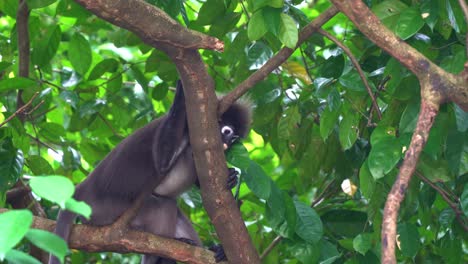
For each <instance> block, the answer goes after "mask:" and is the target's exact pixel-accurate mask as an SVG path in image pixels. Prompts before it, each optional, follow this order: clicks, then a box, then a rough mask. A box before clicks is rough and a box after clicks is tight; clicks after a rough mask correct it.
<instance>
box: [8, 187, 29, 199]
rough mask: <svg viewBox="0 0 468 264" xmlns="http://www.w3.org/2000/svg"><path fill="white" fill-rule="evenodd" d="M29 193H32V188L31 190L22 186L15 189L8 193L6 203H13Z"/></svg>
mask: <svg viewBox="0 0 468 264" xmlns="http://www.w3.org/2000/svg"><path fill="white" fill-rule="evenodd" d="M29 192H31V188H29V186H26V185H21V186H18V187H15V188H13V189H10V190H8V191H7V193H6V201H7V203H11V202H13V201H14V200H16V199H18V198H20V197H22V196H24V195H26V194H28V193H29Z"/></svg>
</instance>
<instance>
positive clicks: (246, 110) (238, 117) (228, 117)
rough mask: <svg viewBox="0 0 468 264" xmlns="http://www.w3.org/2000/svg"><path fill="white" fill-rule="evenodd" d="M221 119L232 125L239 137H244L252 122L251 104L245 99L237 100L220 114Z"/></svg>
mask: <svg viewBox="0 0 468 264" xmlns="http://www.w3.org/2000/svg"><path fill="white" fill-rule="evenodd" d="M221 120H223V121H224V122H227V123H229V124H231V125H233V126H234V128H235V130H236V133H237V135H239V136H240V137H241V138H244V137H246V136H247V134H248V133H249V130H250V124H251V122H252V104H251V103H250V101H248V100H246V99H240V100H237V101H236V102H234V103H233V104H232V105H231V106H230V107H229V108H228V110H226V112H224V113H223V114H222V116H221Z"/></svg>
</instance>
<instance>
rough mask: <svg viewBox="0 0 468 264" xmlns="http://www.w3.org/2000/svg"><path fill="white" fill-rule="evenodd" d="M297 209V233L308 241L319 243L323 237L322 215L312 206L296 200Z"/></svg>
mask: <svg viewBox="0 0 468 264" xmlns="http://www.w3.org/2000/svg"><path fill="white" fill-rule="evenodd" d="M294 205H295V206H296V211H297V225H296V234H297V235H298V236H299V237H301V238H302V239H304V240H305V241H307V242H308V243H317V242H318V241H319V240H320V239H322V235H323V226H322V221H321V220H320V217H319V216H318V214H317V213H316V212H315V210H314V209H312V208H310V206H308V205H306V204H304V203H302V202H300V201H294Z"/></svg>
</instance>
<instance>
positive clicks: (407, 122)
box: [399, 103, 419, 134]
mask: <svg viewBox="0 0 468 264" xmlns="http://www.w3.org/2000/svg"><path fill="white" fill-rule="evenodd" d="M418 114H419V104H418V103H409V104H408V105H407V106H406V109H405V111H404V112H403V115H401V119H400V125H399V130H400V133H402V134H403V133H413V131H414V129H415V128H416V123H417V121H418Z"/></svg>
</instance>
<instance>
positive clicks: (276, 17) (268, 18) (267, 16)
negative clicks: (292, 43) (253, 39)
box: [263, 7, 281, 36]
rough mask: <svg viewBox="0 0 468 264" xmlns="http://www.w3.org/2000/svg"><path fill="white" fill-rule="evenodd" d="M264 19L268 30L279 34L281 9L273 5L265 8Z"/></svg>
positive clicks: (276, 34)
mask: <svg viewBox="0 0 468 264" xmlns="http://www.w3.org/2000/svg"><path fill="white" fill-rule="evenodd" d="M263 19H264V21H265V26H266V27H267V29H268V31H269V32H271V33H273V34H274V35H275V36H278V34H279V30H280V24H281V9H278V8H272V7H265V8H263Z"/></svg>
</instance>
